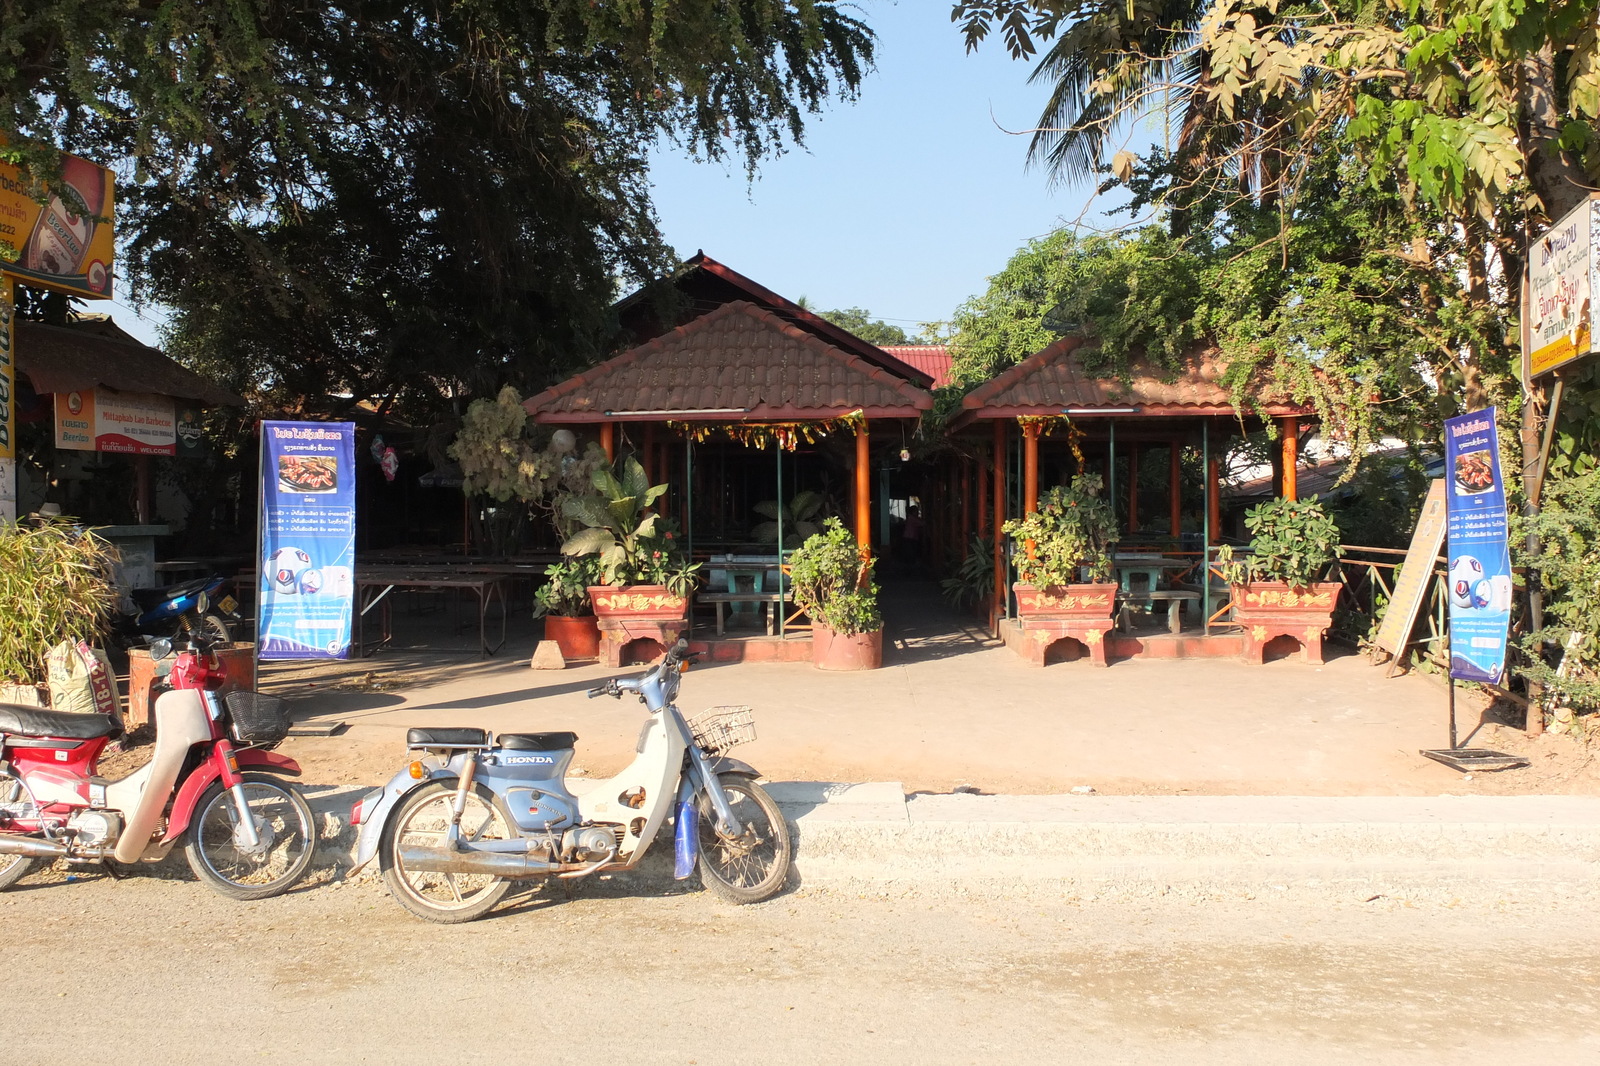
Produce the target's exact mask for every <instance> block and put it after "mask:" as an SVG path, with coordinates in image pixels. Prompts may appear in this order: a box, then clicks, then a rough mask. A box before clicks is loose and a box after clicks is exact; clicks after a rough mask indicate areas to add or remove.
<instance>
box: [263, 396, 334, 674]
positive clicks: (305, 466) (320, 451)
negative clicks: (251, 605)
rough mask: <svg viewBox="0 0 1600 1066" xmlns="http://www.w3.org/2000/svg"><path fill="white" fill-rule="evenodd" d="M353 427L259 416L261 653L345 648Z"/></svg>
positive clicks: (329, 652) (328, 654)
mask: <svg viewBox="0 0 1600 1066" xmlns="http://www.w3.org/2000/svg"><path fill="white" fill-rule="evenodd" d="M355 436H356V427H355V425H354V424H353V423H350V422H263V423H261V536H260V546H261V552H260V572H259V580H258V581H257V583H256V588H257V589H258V590H259V592H260V595H259V596H258V597H257V602H258V604H259V607H258V608H257V614H256V627H257V628H256V632H258V633H259V634H261V636H260V639H259V641H258V642H257V643H258V645H259V651H258V655H259V657H260V658H262V659H343V658H345V657H346V656H348V655H349V652H350V625H351V621H352V619H353V617H354V607H355V600H356V589H355V548H356V461H355Z"/></svg>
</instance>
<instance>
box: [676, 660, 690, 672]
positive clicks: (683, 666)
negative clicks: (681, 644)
mask: <svg viewBox="0 0 1600 1066" xmlns="http://www.w3.org/2000/svg"><path fill="white" fill-rule="evenodd" d="M689 666H690V663H689V660H688V659H685V660H683V662H681V663H679V664H678V673H680V674H687V673H688V672H689Z"/></svg>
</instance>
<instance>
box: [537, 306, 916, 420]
mask: <svg viewBox="0 0 1600 1066" xmlns="http://www.w3.org/2000/svg"><path fill="white" fill-rule="evenodd" d="M523 406H524V407H525V408H527V410H528V413H529V414H531V415H533V416H534V418H535V419H536V420H537V421H539V422H545V423H562V422H566V423H572V422H607V421H619V422H628V421H635V422H646V421H650V422H660V421H663V420H667V419H671V420H674V421H684V422H738V421H746V420H748V421H755V422H760V421H773V420H784V421H801V420H805V419H824V418H837V417H838V416H840V415H842V414H847V413H849V412H851V411H854V410H856V409H858V408H859V409H861V410H862V412H863V413H864V414H865V415H866V416H867V417H868V418H914V417H916V416H917V415H918V414H919V413H920V412H922V411H926V410H929V409H930V408H932V407H933V397H932V396H931V395H929V394H928V393H927V392H925V391H923V390H922V389H919V388H917V387H916V386H915V385H913V384H911V383H910V382H908V381H906V380H904V379H903V378H901V377H899V376H897V375H895V374H892V373H890V372H889V371H888V370H885V369H883V368H882V367H880V366H876V365H874V364H873V363H872V362H870V361H868V360H866V359H864V358H862V357H861V356H859V355H857V354H855V353H853V352H850V351H846V350H844V349H843V348H841V347H839V346H837V345H834V344H830V343H828V342H826V341H824V340H822V339H821V338H819V337H817V336H816V335H815V334H813V333H810V332H808V331H806V330H804V329H801V328H800V327H799V326H797V325H795V324H794V323H792V322H787V321H785V320H784V319H783V318H782V317H780V316H779V315H778V314H776V313H774V312H773V311H770V310H768V309H766V308H763V307H758V306H756V305H755V304H753V303H750V302H748V301H744V300H736V301H734V302H732V303H727V304H723V305H722V306H721V307H718V308H717V309H716V310H714V311H711V312H709V313H707V314H704V315H701V316H700V317H699V318H696V319H694V320H693V321H691V322H688V323H687V324H685V325H682V326H679V327H678V328H677V329H675V330H673V331H672V332H670V333H666V334H663V335H662V336H660V337H657V338H655V339H654V340H652V341H648V342H647V343H645V344H641V345H639V346H638V347H637V348H632V349H630V350H628V351H626V352H623V353H622V354H621V355H618V356H615V357H614V358H611V359H608V360H606V361H605V362H604V363H601V364H600V365H599V366H596V367H592V368H591V369H589V370H586V371H584V372H583V373H581V374H578V375H576V376H575V377H570V378H568V379H567V380H565V381H563V382H561V384H559V385H556V386H554V387H552V388H549V389H546V390H545V391H544V392H541V393H539V394H538V395H537V396H532V397H530V398H529V399H527V400H526V401H524V402H523Z"/></svg>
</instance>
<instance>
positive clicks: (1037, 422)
mask: <svg viewBox="0 0 1600 1066" xmlns="http://www.w3.org/2000/svg"><path fill="white" fill-rule="evenodd" d="M1017 425H1019V426H1022V427H1023V428H1024V429H1026V428H1027V427H1029V426H1037V427H1038V429H1037V433H1038V435H1039V436H1040V437H1048V436H1050V435H1051V434H1052V433H1054V432H1055V431H1056V430H1058V429H1065V430H1066V431H1067V447H1068V448H1071V449H1072V457H1073V458H1074V459H1076V460H1077V461H1078V466H1079V468H1080V469H1081V468H1082V467H1083V448H1082V444H1083V437H1084V433H1083V430H1082V429H1080V428H1078V426H1077V425H1076V424H1075V423H1074V422H1073V421H1072V419H1070V418H1068V417H1067V416H1066V415H1018V416H1017Z"/></svg>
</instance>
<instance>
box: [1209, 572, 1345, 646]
mask: <svg viewBox="0 0 1600 1066" xmlns="http://www.w3.org/2000/svg"><path fill="white" fill-rule="evenodd" d="M1338 602H1339V583H1338V582H1337V581H1321V582H1318V583H1316V584H1314V585H1311V586H1309V587H1306V588H1293V587H1291V586H1290V585H1288V584H1286V583H1285V582H1282V581H1255V582H1252V583H1250V584H1249V585H1235V586H1233V620H1234V621H1235V622H1238V623H1239V624H1240V625H1241V626H1242V627H1243V628H1244V639H1245V648H1244V657H1245V658H1246V659H1247V660H1250V661H1253V662H1261V661H1262V660H1263V659H1264V658H1265V655H1266V650H1265V649H1266V646H1267V644H1268V642H1270V641H1271V640H1273V639H1274V638H1276V637H1293V638H1294V639H1295V640H1297V641H1299V642H1300V646H1301V648H1302V655H1303V658H1304V659H1305V661H1306V662H1309V663H1321V662H1322V635H1323V633H1324V632H1326V631H1327V628H1328V627H1329V626H1330V625H1332V624H1333V608H1334V605H1335V604H1337V603H1338Z"/></svg>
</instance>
